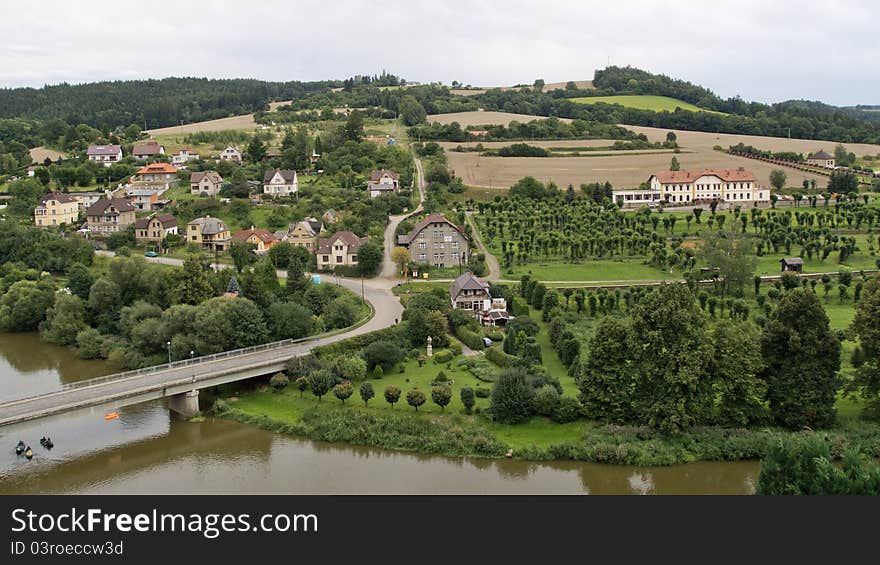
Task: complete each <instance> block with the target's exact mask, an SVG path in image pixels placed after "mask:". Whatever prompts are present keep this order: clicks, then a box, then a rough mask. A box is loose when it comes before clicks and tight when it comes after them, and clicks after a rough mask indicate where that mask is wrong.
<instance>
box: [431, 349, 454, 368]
mask: <svg viewBox="0 0 880 565" xmlns="http://www.w3.org/2000/svg"><path fill="white" fill-rule="evenodd" d="M450 361H452V352H451V351H449V350H446V349H441V350H440V351H438V352H437V353H435V354H434V363H437V364H440V363H449V362H450Z"/></svg>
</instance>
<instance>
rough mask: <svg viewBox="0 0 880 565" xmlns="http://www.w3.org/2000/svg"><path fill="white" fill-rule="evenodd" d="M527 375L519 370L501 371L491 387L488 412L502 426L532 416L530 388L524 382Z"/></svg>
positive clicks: (517, 422) (522, 370)
mask: <svg viewBox="0 0 880 565" xmlns="http://www.w3.org/2000/svg"><path fill="white" fill-rule="evenodd" d="M526 376H527V373H526V371H525V370H524V369H521V368H511V369H505V370H504V371H502V372H501V373H500V374H499V375H498V378H497V379H496V380H495V385H494V386H493V387H492V398H491V403H490V408H489V410H490V412H491V413H492V417H493V419H495V421H497V422H501V423H502V424H519V423H521V422H525V421H526V420H528V419H529V417H530V416H531V415H532V396H533V394H534V393H533V391H532V387H531V386H529V384H528V383H527V382H526Z"/></svg>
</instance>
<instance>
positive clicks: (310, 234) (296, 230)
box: [276, 218, 324, 253]
mask: <svg viewBox="0 0 880 565" xmlns="http://www.w3.org/2000/svg"><path fill="white" fill-rule="evenodd" d="M323 229H324V223H323V222H321V220H318V219H316V218H306V219H305V220H303V221H301V222H296V223H294V224H290V225H289V226H288V228H287V231H286V232H281V233H283V234H284V236H283V238H281V239H283V240H284V241H286V242H287V243H289V244H291V245H295V246H297V247H305V248H306V249H308V250H309V252H312V253H314V251H315V247H316V244H317V238H318V234H319V233H321V231H322V230H323ZM277 236H278V234H276V237H277Z"/></svg>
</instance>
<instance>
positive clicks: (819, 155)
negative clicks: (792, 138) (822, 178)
mask: <svg viewBox="0 0 880 565" xmlns="http://www.w3.org/2000/svg"><path fill="white" fill-rule="evenodd" d="M834 164H835V160H834V155H829V154H828V153H826V152H825V150H824V149H820V150H818V151H816V152H815V153H811V154H810V155H807V165H815V166H817V167H825V168H826V169H833V168H834Z"/></svg>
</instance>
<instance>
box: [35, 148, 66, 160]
mask: <svg viewBox="0 0 880 565" xmlns="http://www.w3.org/2000/svg"><path fill="white" fill-rule="evenodd" d="M30 154H31V161H33V162H34V163H42V162H43V161H45V160H46V157H48V158H49V159H51V160H52V161H57V160H58V159H60V158H62V157H64V153H62V152H60V151H55V150H54V149H49V148H48V147H34V148H33V149H31V150H30Z"/></svg>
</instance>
